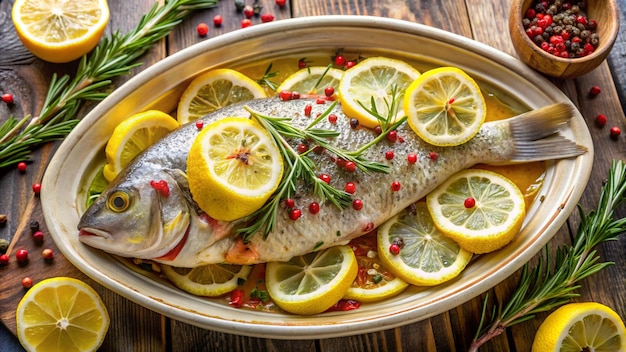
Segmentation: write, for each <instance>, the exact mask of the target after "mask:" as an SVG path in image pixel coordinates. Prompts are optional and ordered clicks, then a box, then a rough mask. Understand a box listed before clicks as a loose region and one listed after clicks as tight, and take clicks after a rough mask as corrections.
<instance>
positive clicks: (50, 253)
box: [41, 248, 54, 260]
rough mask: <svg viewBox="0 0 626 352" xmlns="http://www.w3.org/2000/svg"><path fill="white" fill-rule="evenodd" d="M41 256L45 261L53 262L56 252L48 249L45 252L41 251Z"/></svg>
mask: <svg viewBox="0 0 626 352" xmlns="http://www.w3.org/2000/svg"><path fill="white" fill-rule="evenodd" d="M41 256H42V257H43V259H45V260H52V259H53V258H54V252H53V251H52V249H50V248H46V249H44V250H43V251H41Z"/></svg>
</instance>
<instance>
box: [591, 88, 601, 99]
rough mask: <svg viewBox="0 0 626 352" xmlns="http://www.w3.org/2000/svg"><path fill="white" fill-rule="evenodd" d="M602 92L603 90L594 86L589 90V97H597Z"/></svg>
mask: <svg viewBox="0 0 626 352" xmlns="http://www.w3.org/2000/svg"><path fill="white" fill-rule="evenodd" d="M601 92H602V89H601V88H600V87H599V86H593V87H591V89H589V95H591V96H594V97H595V96H596V95H598V94H600V93H601Z"/></svg>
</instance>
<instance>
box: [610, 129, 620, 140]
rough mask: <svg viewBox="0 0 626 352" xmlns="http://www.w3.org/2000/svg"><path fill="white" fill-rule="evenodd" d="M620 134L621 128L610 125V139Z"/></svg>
mask: <svg viewBox="0 0 626 352" xmlns="http://www.w3.org/2000/svg"><path fill="white" fill-rule="evenodd" d="M620 134H622V130H621V129H620V128H619V127H617V126H615V127H611V132H610V135H611V138H612V139H617V138H618V137H619V135H620Z"/></svg>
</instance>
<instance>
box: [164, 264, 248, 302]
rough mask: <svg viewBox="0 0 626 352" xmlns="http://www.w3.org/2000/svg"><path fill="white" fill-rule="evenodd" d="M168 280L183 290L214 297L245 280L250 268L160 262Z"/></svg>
mask: <svg viewBox="0 0 626 352" xmlns="http://www.w3.org/2000/svg"><path fill="white" fill-rule="evenodd" d="M161 269H162V270H163V273H164V274H165V276H167V278H168V279H170V281H172V282H173V283H174V285H176V287H178V288H180V289H181V290H183V291H185V292H189V293H191V294H194V295H197V296H207V297H215V296H219V295H223V294H225V293H228V292H230V291H232V290H234V289H236V288H237V286H239V284H240V283H241V281H245V280H246V278H247V277H248V274H250V271H251V270H252V266H249V265H229V264H208V265H203V266H199V267H196V268H177V267H173V266H169V265H163V264H161Z"/></svg>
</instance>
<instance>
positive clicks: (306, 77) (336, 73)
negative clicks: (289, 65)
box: [276, 66, 343, 95]
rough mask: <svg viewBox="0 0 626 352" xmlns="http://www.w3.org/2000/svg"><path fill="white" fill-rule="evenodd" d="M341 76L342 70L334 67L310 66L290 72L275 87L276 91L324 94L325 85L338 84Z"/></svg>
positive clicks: (335, 86) (336, 85)
mask: <svg viewBox="0 0 626 352" xmlns="http://www.w3.org/2000/svg"><path fill="white" fill-rule="evenodd" d="M342 76H343V71H342V70H339V69H336V68H332V67H323V66H311V67H307V68H303V69H302V70H299V71H297V72H295V73H293V74H291V75H290V76H289V77H287V78H286V79H285V80H284V81H283V83H281V85H280V86H278V88H276V91H277V92H281V91H283V90H288V91H291V92H298V93H301V94H317V95H324V94H325V93H324V89H326V88H327V87H332V88H337V87H338V86H339V81H341V77H342Z"/></svg>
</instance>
